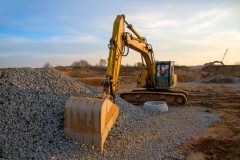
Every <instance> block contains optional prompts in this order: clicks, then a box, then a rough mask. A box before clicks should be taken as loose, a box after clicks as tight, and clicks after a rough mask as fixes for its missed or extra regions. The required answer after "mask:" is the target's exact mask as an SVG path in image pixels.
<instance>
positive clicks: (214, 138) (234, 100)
mask: <svg viewBox="0 0 240 160" xmlns="http://www.w3.org/2000/svg"><path fill="white" fill-rule="evenodd" d="M62 71H64V72H65V73H67V74H69V75H72V76H73V77H75V78H78V80H80V81H82V82H85V83H86V82H87V83H89V84H91V85H94V84H95V85H96V86H98V87H101V83H100V81H101V79H102V78H104V74H103V73H104V71H103V70H101V73H99V72H98V71H96V70H94V71H91V72H89V70H88V73H89V75H87V74H85V73H86V72H85V71H84V70H81V71H79V72H74V71H73V70H71V69H68V70H62ZM239 71H240V70H239V66H236V67H234V66H229V67H225V68H224V67H222V66H220V67H216V66H214V67H210V68H204V69H201V70H199V68H188V67H187V68H186V67H182V68H177V72H178V73H179V74H180V77H181V78H179V79H180V80H182V81H187V82H185V83H183V82H181V83H178V86H177V87H176V90H185V91H187V92H188V94H189V97H188V103H187V104H186V106H185V107H191V108H193V109H197V110H204V111H206V112H219V113H220V114H221V116H222V121H221V122H218V123H215V124H213V125H212V126H211V127H210V128H208V129H207V130H206V131H205V132H204V135H202V136H199V137H195V138H193V139H192V140H190V141H188V142H186V143H184V144H181V145H179V147H180V148H181V149H182V151H183V152H185V156H186V157H185V158H186V159H240V123H239V122H240V85H239V84H200V83H198V82H196V81H197V80H200V79H201V78H205V77H209V76H214V75H220V76H238V77H239V76H240V73H239ZM82 72H84V75H81V73H82ZM76 73H78V74H76ZM196 73H197V74H198V75H196ZM137 74H138V69H136V68H134V69H131V70H129V71H128V70H126V69H125V70H123V71H122V74H121V76H120V80H121V89H120V92H124V91H129V90H131V89H133V88H134V87H136V84H135V79H136V77H137ZM94 77H96V78H94ZM189 77H191V78H190V79H189ZM193 77H195V78H193ZM189 81H190V82H189ZM194 81H195V82H194ZM190 150H191V152H189V151H190Z"/></svg>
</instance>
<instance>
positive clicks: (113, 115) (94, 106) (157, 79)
mask: <svg viewBox="0 0 240 160" xmlns="http://www.w3.org/2000/svg"><path fill="white" fill-rule="evenodd" d="M125 25H126V26H127V28H128V29H129V30H130V31H131V32H132V33H133V34H131V33H129V32H125ZM129 48H130V49H133V50H135V51H137V52H138V53H140V54H141V56H142V64H143V66H142V71H141V74H140V76H139V78H138V80H137V86H138V87H139V88H141V89H138V90H133V91H131V92H126V93H121V94H120V96H121V97H122V98H123V99H125V100H127V101H129V102H131V103H137V104H139V103H143V102H145V101H158V100H163V101H166V102H167V103H168V104H173V105H183V104H185V103H186V101H187V93H186V92H184V91H174V90H171V88H173V87H174V86H175V85H176V82H177V76H176V74H174V64H173V62H172V61H155V60H154V52H153V49H152V46H151V44H149V43H148V42H147V40H146V38H144V37H142V36H141V35H140V34H139V33H138V32H137V30H136V29H135V28H134V27H133V26H132V25H131V24H128V23H127V21H126V20H125V16H124V15H118V16H117V17H116V19H115V21H114V25H113V33H112V38H111V40H110V44H109V50H110V51H109V57H108V66H107V72H106V78H105V79H104V81H103V97H99V98H87V97H70V98H69V99H68V100H67V102H66V105H65V108H64V135H65V137H69V138H71V139H73V141H75V142H78V143H80V144H86V145H91V146H96V147H98V148H100V150H103V146H104V142H105V141H106V138H107V135H108V133H109V131H110V129H111V128H112V126H113V124H114V123H115V121H116V119H117V117H118V114H119V108H118V107H117V105H116V104H115V101H114V100H115V97H116V93H117V91H118V89H119V85H120V82H119V80H118V78H119V72H120V66H121V59H122V57H123V56H127V55H128V52H129Z"/></svg>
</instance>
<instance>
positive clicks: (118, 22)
mask: <svg viewBox="0 0 240 160" xmlns="http://www.w3.org/2000/svg"><path fill="white" fill-rule="evenodd" d="M125 24H126V25H127V28H128V29H129V30H130V31H132V33H133V34H134V35H133V34H131V33H128V32H125ZM125 48H127V53H126V54H125V53H124V52H125ZM129 48H131V49H133V50H135V51H137V52H138V53H140V54H141V56H142V57H143V59H144V61H145V63H146V69H147V85H148V86H149V87H153V86H154V83H155V82H154V75H155V69H154V63H155V60H154V55H153V50H152V46H151V45H150V44H149V43H147V41H146V39H145V38H144V37H142V36H141V35H140V34H139V33H138V32H137V30H136V29H135V28H134V27H133V26H132V25H131V24H128V23H127V22H126V20H125V16H124V15H118V16H117V18H116V19H115V22H114V25H113V33H112V38H111V40H110V44H109V57H108V67H107V73H106V77H105V80H104V81H103V92H104V94H105V96H109V97H111V98H113V99H114V98H115V94H116V92H117V91H118V89H119V85H120V82H119V80H118V78H119V72H120V66H121V60H122V57H123V56H126V55H127V54H128V51H129Z"/></svg>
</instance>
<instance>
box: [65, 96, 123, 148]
mask: <svg viewBox="0 0 240 160" xmlns="http://www.w3.org/2000/svg"><path fill="white" fill-rule="evenodd" d="M118 114H119V108H118V107H117V106H116V105H115V104H114V103H113V102H112V101H110V100H109V99H102V98H85V97H70V98H69V99H68V100H67V102H66V105H65V108H64V136H65V137H69V138H71V139H73V141H75V142H79V143H80V144H86V145H92V146H96V147H99V148H100V150H103V145H104V142H105V140H106V138H107V135H108V133H109V131H110V129H111V128H112V126H113V124H114V123H115V121H116V119H117V117H118Z"/></svg>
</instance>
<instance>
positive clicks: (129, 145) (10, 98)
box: [0, 68, 219, 159]
mask: <svg viewBox="0 0 240 160" xmlns="http://www.w3.org/2000/svg"><path fill="white" fill-rule="evenodd" d="M70 95H75V96H100V95H101V90H98V89H96V88H95V87H92V86H89V85H86V84H83V83H80V82H78V81H76V80H74V79H72V78H70V77H68V76H66V75H64V74H61V73H59V72H58V71H56V70H54V69H47V68H45V69H31V68H22V69H17V70H13V71H2V72H0V117H1V120H0V131H1V132H0V158H6V159H96V158H98V159H99V158H105V159H122V158H129V159H145V158H148V159H160V158H163V157H166V156H167V157H181V156H182V153H181V151H179V150H178V149H176V145H177V144H179V143H181V142H183V141H185V140H187V139H190V138H191V137H192V136H195V135H197V134H201V133H202V132H203V130H204V128H206V127H208V126H209V125H210V124H211V123H212V122H214V121H217V120H219V115H217V114H212V113H206V112H201V111H196V110H193V109H188V108H170V111H169V112H167V113H163V114H154V115H149V113H144V111H143V110H142V109H141V108H138V107H135V106H133V105H131V104H129V103H127V102H126V101H124V100H122V99H121V98H117V99H116V103H117V105H118V106H119V107H120V115H119V117H118V120H117V122H116V123H115V125H114V127H113V129H112V130H111V132H110V134H109V136H108V138H107V141H106V143H105V149H106V150H105V151H104V152H103V153H100V152H98V151H97V149H91V148H89V147H86V146H80V145H79V144H74V143H72V141H71V140H69V139H66V138H64V137H63V112H64V105H65V102H66V99H67V98H68V97H69V96H70Z"/></svg>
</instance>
